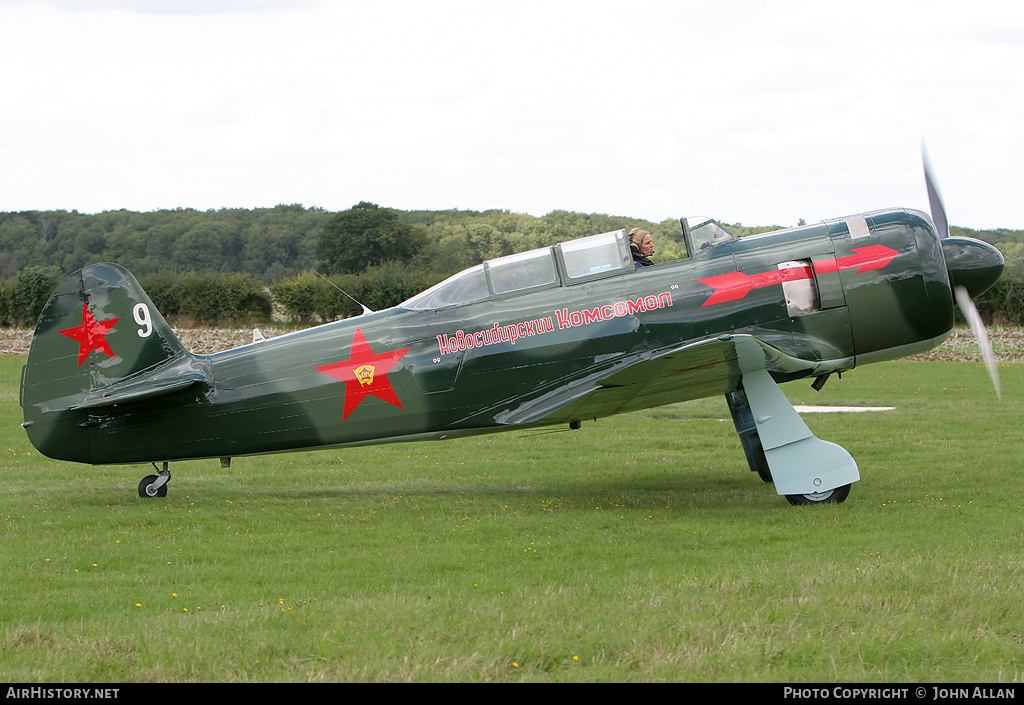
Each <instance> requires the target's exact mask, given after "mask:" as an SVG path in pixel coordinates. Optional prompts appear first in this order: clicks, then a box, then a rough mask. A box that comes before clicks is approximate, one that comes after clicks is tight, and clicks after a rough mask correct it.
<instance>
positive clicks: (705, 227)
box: [687, 218, 737, 254]
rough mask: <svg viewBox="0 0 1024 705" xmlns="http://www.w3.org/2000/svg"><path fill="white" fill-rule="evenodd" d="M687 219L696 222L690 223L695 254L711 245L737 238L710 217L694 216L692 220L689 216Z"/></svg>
mask: <svg viewBox="0 0 1024 705" xmlns="http://www.w3.org/2000/svg"><path fill="white" fill-rule="evenodd" d="M687 220H688V221H690V222H692V223H694V224H693V225H690V227H689V230H690V238H691V241H692V242H693V248H694V253H695V254H696V253H699V252H700V251H701V250H705V249H707V248H709V247H714V246H715V245H720V244H722V243H725V242H732V241H733V240H736V239H737V238H736V236H735V235H733V234H732V233H731V232H729V231H728V230H726V229H725V228H723V227H722V226H721V225H720V224H719V223H717V222H716V221H714V220H711V219H710V218H694V219H692V221H691V219H689V218H688V219H687Z"/></svg>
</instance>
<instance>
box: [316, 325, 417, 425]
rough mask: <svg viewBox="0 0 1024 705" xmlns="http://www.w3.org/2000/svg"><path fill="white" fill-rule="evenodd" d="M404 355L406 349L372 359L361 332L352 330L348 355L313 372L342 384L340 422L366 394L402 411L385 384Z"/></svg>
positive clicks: (391, 388)
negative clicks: (340, 360) (343, 387)
mask: <svg viewBox="0 0 1024 705" xmlns="http://www.w3.org/2000/svg"><path fill="white" fill-rule="evenodd" d="M408 351H409V348H405V349H404V350H395V351H393V352H388V353H382V354H380V355H374V354H373V350H371V349H370V344H369V343H367V342H366V337H365V336H364V335H363V332H362V331H361V330H359V329H358V328H356V334H355V336H354V337H353V338H352V352H351V353H350V354H349V357H348V359H347V360H345V361H344V362H335V363H333V364H331V365H323V366H321V367H317V368H316V369H318V370H320V371H321V372H323V373H324V374H328V375H330V376H331V377H334V378H335V379H338V380H341V381H342V382H344V383H345V410H344V411H343V412H342V416H341V418H342V420H345V419H347V418H348V415H349V414H351V413H352V412H353V411H354V410H355V408H356V407H357V406H359V403H360V402H361V401H362V400H363V399H365V398H366V397H367V395H370V394H372V395H373V396H375V397H377V398H378V399H382V400H384V401H386V402H387V403H389V404H394V405H395V406H397V407H398V408H399V409H401V408H403V407H402V402H401V401H400V400H399V398H398V394H396V393H395V389H394V387H392V386H391V382H389V381H388V378H387V374H388V372H390V371H391V368H392V367H394V366H395V365H396V364H397V363H398V361H399V360H401V359H402V356H403V355H405V353H407V352H408Z"/></svg>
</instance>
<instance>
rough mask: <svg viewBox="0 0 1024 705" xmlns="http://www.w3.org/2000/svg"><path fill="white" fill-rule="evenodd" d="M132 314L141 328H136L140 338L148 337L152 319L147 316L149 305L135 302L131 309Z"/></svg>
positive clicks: (151, 329) (151, 330)
mask: <svg viewBox="0 0 1024 705" xmlns="http://www.w3.org/2000/svg"><path fill="white" fill-rule="evenodd" d="M132 316H133V317H134V318H135V322H136V323H138V324H139V325H140V326H142V328H140V329H139V330H138V333H139V337H140V338H148V337H149V336H150V335H151V334H152V333H153V319H152V318H150V317H149V306H147V305H146V304H135V308H133V309H132Z"/></svg>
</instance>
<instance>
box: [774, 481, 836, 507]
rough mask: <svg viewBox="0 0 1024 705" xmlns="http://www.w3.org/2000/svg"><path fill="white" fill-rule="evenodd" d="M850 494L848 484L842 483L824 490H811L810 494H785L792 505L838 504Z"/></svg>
mask: <svg viewBox="0 0 1024 705" xmlns="http://www.w3.org/2000/svg"><path fill="white" fill-rule="evenodd" d="M849 496H850V486H849V485H843V486H842V487H836V488H835V489H833V490H826V491H825V492H813V493H811V494H787V495H786V499H787V500H788V501H789V503H790V504H792V505H794V506H800V505H803V504H840V503H842V502H845V501H846V498H847V497H849Z"/></svg>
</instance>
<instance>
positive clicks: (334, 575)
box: [0, 357, 1024, 682]
mask: <svg viewBox="0 0 1024 705" xmlns="http://www.w3.org/2000/svg"><path fill="white" fill-rule="evenodd" d="M22 363H23V358H19V357H4V358H0V421H2V424H0V428H2V430H0V434H2V435H0V454H2V456H3V460H2V468H3V469H2V473H0V491H2V492H3V494H4V501H3V509H2V511H0V515H2V517H3V524H2V528H0V575H2V580H0V679H3V680H5V681H20V682H26V681H32V682H38V681H51V682H53V681H64V682H137V681H201V682H227V681H659V680H666V681H725V682H756V681H760V682H764V681H776V682H811V681H813V682H822V681H876V682H877V681H888V682H896V681H908V682H909V681H933V682H964V681H972V682H973V681H978V682H1017V681H1021V680H1022V679H1024V606H1022V603H1021V584H1022V578H1024V560H1022V558H1024V550H1022V545H1024V519H1022V504H1024V477H1022V472H1021V471H1022V469H1024V461H1022V459H1021V450H1020V449H1021V448H1022V447H1024V443H1022V441H1024V431H1022V429H1021V424H1020V419H1021V411H1022V402H1021V399H1022V391H1024V367H1021V366H1017V365H1005V366H1003V367H1002V368H1001V373H1002V382H1003V401H1002V402H1001V403H997V402H996V400H995V397H994V394H993V392H992V390H991V387H990V385H989V382H988V379H987V376H986V373H985V370H984V368H983V367H982V366H981V365H976V364H971V363H952V362H916V361H914V362H907V361H905V362H895V363H885V364H880V365H875V366H872V367H868V368H864V369H860V370H856V371H854V372H853V373H850V374H848V375H844V378H843V379H842V380H832V381H831V382H829V384H828V385H827V386H826V387H825V389H824V390H823V391H822V392H820V393H815V392H813V391H812V390H811V389H810V388H809V386H808V385H807V384H806V383H794V384H790V385H785V386H784V387H783V389H784V390H785V391H786V392H787V394H788V395H789V396H790V398H791V400H793V401H794V403H813V404H865V405H894V406H896V407H897V410H896V411H893V412H884V413H882V412H878V413H865V414H816V415H808V416H807V417H805V418H806V419H807V422H808V424H809V425H810V426H811V427H812V429H813V430H814V431H815V432H816V433H817V434H818V435H819V436H820V437H822V438H825V439H828V440H831V441H834V442H837V443H840V444H841V445H843V446H845V447H846V448H847V449H849V450H850V451H851V452H852V453H853V455H854V457H856V458H857V460H858V462H859V464H860V468H861V475H862V480H861V482H859V483H857V484H856V485H855V486H854V488H853V492H852V493H851V495H850V499H849V500H848V501H847V502H846V503H845V504H842V505H837V506H821V507H807V508H804V507H791V506H790V505H789V504H788V503H787V502H786V501H785V500H784V499H783V498H781V497H778V496H777V495H775V493H774V491H773V489H772V487H771V486H769V485H765V484H763V483H762V482H761V481H760V479H759V478H758V477H757V476H756V475H755V474H753V473H751V472H750V471H749V470H747V468H746V463H745V461H744V459H743V455H742V451H741V450H740V446H739V441H738V439H737V438H736V435H735V432H734V430H733V427H732V422H731V421H730V420H729V417H728V411H727V409H726V407H725V403H724V401H723V400H718V399H709V400H702V401H699V402H694V403H690V404H682V405H675V406H670V407H663V408H660V409H655V410H651V411H648V412H641V413H636V414H631V415H625V416H621V417H616V418H612V419H605V420H601V421H599V422H596V423H589V424H584V426H583V429H581V430H579V431H574V432H569V431H565V432H559V433H546V434H538V433H510V434H501V435H496V436H488V437H483V438H478V439H468V440H461V441H451V442H444V443H426V444H407V445H393V446H378V447H372V448H360V449H352V450H345V451H322V452H313V453H301V454H288V455H278V456H267V457H262V458H240V459H235V461H234V463H233V464H232V466H231V468H229V469H226V470H225V469H221V468H220V467H219V464H218V463H217V461H204V462H190V463H180V464H175V465H174V466H172V471H173V473H174V479H173V480H172V482H171V484H170V493H169V496H168V497H167V498H166V499H163V500H142V499H140V498H139V497H138V496H137V494H136V485H137V483H138V481H139V479H140V478H141V477H142V476H143V475H144V474H147V473H148V472H150V471H151V468H149V467H148V466H135V467H95V468H93V467H88V466H77V465H73V464H70V463H63V462H57V461H53V460H50V459H47V458H44V457H41V456H40V455H39V454H38V453H37V452H35V451H34V449H32V448H31V447H30V445H29V444H28V442H27V439H26V438H25V435H24V433H23V431H22V430H21V429H20V428H19V427H18V423H19V422H20V420H21V417H20V409H19V407H18V403H17V382H18V379H19V374H20V366H21V364H22Z"/></svg>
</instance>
